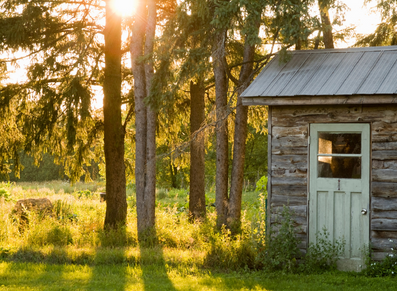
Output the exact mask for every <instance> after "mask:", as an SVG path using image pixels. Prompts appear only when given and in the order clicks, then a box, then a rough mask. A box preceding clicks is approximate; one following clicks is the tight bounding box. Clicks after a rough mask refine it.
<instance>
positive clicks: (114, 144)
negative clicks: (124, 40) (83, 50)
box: [103, 1, 127, 228]
mask: <svg viewBox="0 0 397 291" xmlns="http://www.w3.org/2000/svg"><path fill="white" fill-rule="evenodd" d="M109 2H110V1H107V2H106V27H105V79H104V84H103V89H104V90H103V91H104V98H103V115H104V148H105V163H106V215H105V228H114V227H116V226H119V225H122V224H125V222H126V217H127V200H126V180H125V166H124V129H123V126H122V120H121V18H120V16H118V15H117V14H116V13H115V12H114V11H113V10H112V9H111V5H110V4H109Z"/></svg>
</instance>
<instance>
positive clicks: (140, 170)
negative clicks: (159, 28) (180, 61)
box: [130, 0, 156, 240]
mask: <svg viewBox="0 0 397 291" xmlns="http://www.w3.org/2000/svg"><path fill="white" fill-rule="evenodd" d="M146 5H147V6H146ZM136 15H139V17H136V19H135V24H134V29H133V37H132V42H131V48H130V51H131V62H132V72H133V75H134V94H135V143H136V152H135V155H136V161H135V185H136V207H137V220H138V223H137V224H138V238H139V240H142V239H144V238H145V236H146V234H147V233H148V232H151V231H152V230H153V229H154V226H155V203H156V112H155V111H154V110H153V108H151V107H150V106H147V105H146V104H145V98H146V97H147V96H148V95H149V94H150V86H151V82H152V78H153V63H152V54H153V43H154V36H155V31H156V1H155V0H148V1H140V2H139V4H138V7H137V11H136ZM143 56H146V57H147V58H146V61H145V62H146V63H144V61H142V60H140V58H142V57H143Z"/></svg>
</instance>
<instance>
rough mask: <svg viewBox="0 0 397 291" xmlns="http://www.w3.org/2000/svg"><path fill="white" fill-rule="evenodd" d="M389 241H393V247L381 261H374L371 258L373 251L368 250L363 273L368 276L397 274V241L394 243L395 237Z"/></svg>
mask: <svg viewBox="0 0 397 291" xmlns="http://www.w3.org/2000/svg"><path fill="white" fill-rule="evenodd" d="M389 243H392V245H393V247H391V248H390V253H388V254H387V255H386V256H385V258H384V259H383V260H381V261H374V260H373V259H372V258H371V253H370V252H369V250H367V254H366V260H365V265H366V268H365V269H363V270H362V271H361V274H363V275H365V276H368V277H386V276H393V277H394V276H396V275H397V252H396V250H395V247H394V245H395V243H393V239H389Z"/></svg>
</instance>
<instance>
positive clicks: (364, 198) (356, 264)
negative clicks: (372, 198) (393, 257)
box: [309, 123, 370, 271]
mask: <svg viewBox="0 0 397 291" xmlns="http://www.w3.org/2000/svg"><path fill="white" fill-rule="evenodd" d="M369 137H370V127H369V124H346V123H343V124H339V123H338V124H337V123H333V124H312V125H311V126H310V194H309V242H310V243H316V233H322V232H323V231H322V230H323V228H324V227H325V228H326V229H327V232H329V239H331V240H332V241H334V242H335V241H336V240H342V239H343V240H345V242H346V245H345V254H344V256H343V258H342V259H341V260H340V265H339V267H340V269H344V270H357V271H358V270H360V269H361V266H362V265H363V261H362V254H363V253H362V252H363V249H364V246H368V243H369V170H370V163H369V158H370V138H369ZM362 209H366V210H367V212H366V213H365V214H362Z"/></svg>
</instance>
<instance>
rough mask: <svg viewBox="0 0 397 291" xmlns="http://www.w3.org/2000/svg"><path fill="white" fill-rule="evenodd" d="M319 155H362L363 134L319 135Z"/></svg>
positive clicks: (320, 133) (322, 133)
mask: <svg viewBox="0 0 397 291" xmlns="http://www.w3.org/2000/svg"><path fill="white" fill-rule="evenodd" d="M318 153H319V154H361V133H327V132H319V133H318Z"/></svg>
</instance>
